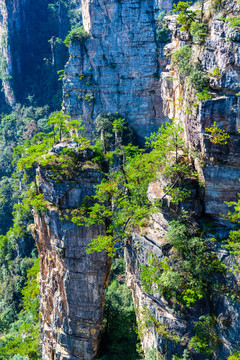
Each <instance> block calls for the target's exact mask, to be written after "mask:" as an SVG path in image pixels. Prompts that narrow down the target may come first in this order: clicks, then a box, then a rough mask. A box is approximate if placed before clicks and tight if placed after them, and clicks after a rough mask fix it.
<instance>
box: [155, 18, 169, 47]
mask: <svg viewBox="0 0 240 360" xmlns="http://www.w3.org/2000/svg"><path fill="white" fill-rule="evenodd" d="M165 15H166V11H161V12H160V13H159V15H158V19H157V21H156V38H157V41H160V42H164V43H165V42H168V41H170V40H171V31H170V30H169V29H167V28H166V24H165V21H164V17H165Z"/></svg>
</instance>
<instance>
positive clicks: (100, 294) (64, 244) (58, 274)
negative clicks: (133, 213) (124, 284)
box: [32, 145, 110, 360]
mask: <svg viewBox="0 0 240 360" xmlns="http://www.w3.org/2000/svg"><path fill="white" fill-rule="evenodd" d="M63 148H64V146H63ZM57 149H58V150H56V151H59V145H58V146H57ZM61 149H62V148H61ZM53 151H54V150H53ZM90 158H91V152H90V153H89V152H87V151H85V152H82V153H80V154H79V155H78V172H77V173H75V174H73V173H71V176H70V177H68V179H65V180H64V181H61V182H60V181H57V180H56V179H55V180H54V179H53V178H52V175H53V173H52V172H51V170H50V169H45V168H39V169H38V170H37V174H38V181H39V190H40V191H41V192H42V193H43V194H44V197H45V200H47V201H49V206H48V211H47V212H43V213H41V212H35V213H34V223H35V226H34V228H33V229H32V232H33V236H34V238H35V240H36V244H37V248H38V252H39V255H40V268H41V281H40V298H41V301H40V303H41V307H40V310H41V322H42V359H44V360H53V359H59V360H76V359H81V360H92V359H93V358H94V357H95V356H96V355H97V350H98V344H99V340H100V330H101V323H102V316H103V306H104V292H105V289H106V286H107V283H108V277H109V271H110V261H109V259H108V258H107V256H106V254H104V253H94V254H91V255H87V254H86V247H87V245H88V244H89V243H90V241H91V240H92V239H93V238H94V237H97V236H98V235H104V234H105V228H104V226H103V225H102V226H98V225H96V226H91V227H89V228H84V227H80V226H77V225H75V224H73V223H72V222H71V221H70V220H66V219H65V218H64V214H66V212H67V210H68V211H69V210H71V209H74V208H75V207H77V206H78V205H79V204H81V202H82V200H83V198H84V196H85V195H88V196H91V195H93V194H94V191H95V190H94V186H95V185H97V184H98V183H99V182H100V181H101V179H102V174H101V173H100V172H98V171H97V170H96V169H94V168H91V167H90V166H89V165H88V166H87V168H86V169H84V163H85V162H86V161H89V160H90ZM80 168H81V170H80V171H79V169H80Z"/></svg>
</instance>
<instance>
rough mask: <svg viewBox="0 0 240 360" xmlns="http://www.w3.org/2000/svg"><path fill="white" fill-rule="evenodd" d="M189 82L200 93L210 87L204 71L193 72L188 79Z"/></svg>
mask: <svg viewBox="0 0 240 360" xmlns="http://www.w3.org/2000/svg"><path fill="white" fill-rule="evenodd" d="M188 82H189V84H191V85H192V86H193V87H194V88H195V89H196V90H197V91H199V92H200V91H202V90H203V89H204V88H206V87H207V86H208V78H207V76H206V74H205V73H204V72H203V71H202V70H197V69H196V70H194V71H192V72H191V74H190V75H189V77H188Z"/></svg>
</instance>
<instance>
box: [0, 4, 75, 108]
mask: <svg viewBox="0 0 240 360" xmlns="http://www.w3.org/2000/svg"><path fill="white" fill-rule="evenodd" d="M50 3H51V1H50V0H41V1H40V0H37V1H31V0H4V1H2V2H1V8H0V14H1V18H0V35H1V39H0V51H1V62H0V78H1V80H2V84H3V88H4V93H5V98H6V102H7V103H8V104H9V105H11V106H13V105H14V104H15V103H16V101H17V102H22V101H25V99H26V97H27V96H28V95H35V96H36V97H38V96H39V97H40V94H42V93H41V91H42V90H43V88H44V86H46V82H47V79H46V78H47V77H49V76H50V75H49V72H51V71H52V72H53V71H56V69H57V70H58V69H61V68H63V66H64V64H65V62H66V59H67V58H66V55H67V50H66V49H65V47H64V46H63V45H62V46H60V45H59V44H55V45H56V46H55V48H54V49H53V47H52V48H51V44H50V43H49V40H50V39H51V38H52V37H54V36H55V37H57V36H59V35H61V36H63V38H64V37H65V36H66V34H67V31H68V30H69V27H70V26H69V19H68V18H67V15H66V14H65V13H63V12H61V11H60V10H61V9H60V10H59V14H58V13H56V14H54V13H52V12H51V11H50V10H49V8H48V5H49V4H50ZM52 39H53V38H52ZM52 45H53V44H52ZM59 47H61V51H59V49H58V48H59ZM54 52H55V63H53V62H52V64H51V61H52V57H53V53H54ZM44 59H45V60H44ZM44 61H46V63H45V62H44ZM35 83H37V86H36V84H35ZM39 84H40V85H41V86H39ZM52 86H54V87H55V90H56V88H57V86H56V84H52ZM45 92H46V89H45ZM41 97H42V98H43V97H44V96H43V95H41ZM43 102H44V101H43Z"/></svg>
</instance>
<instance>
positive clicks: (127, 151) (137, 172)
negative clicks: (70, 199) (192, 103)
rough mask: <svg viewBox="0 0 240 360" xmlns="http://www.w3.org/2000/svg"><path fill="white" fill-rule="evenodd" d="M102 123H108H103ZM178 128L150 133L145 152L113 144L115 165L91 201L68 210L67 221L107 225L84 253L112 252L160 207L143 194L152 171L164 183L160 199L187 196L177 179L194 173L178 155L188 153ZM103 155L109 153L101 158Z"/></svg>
mask: <svg viewBox="0 0 240 360" xmlns="http://www.w3.org/2000/svg"><path fill="white" fill-rule="evenodd" d="M105 119H106V118H105ZM103 120H104V119H103ZM117 121H118V122H115V123H114V126H113V129H114V131H115V132H119V131H118V130H121V129H122V130H123V128H124V126H125V125H124V122H123V121H122V120H117ZM102 124H105V125H106V124H108V122H105V121H103V122H102ZM99 126H100V125H99ZM101 126H103V125H101ZM182 131H183V129H182V128H181V127H180V126H179V125H175V124H169V123H167V124H166V126H165V127H163V126H162V127H161V129H160V130H159V132H158V133H157V134H152V135H151V137H150V138H149V139H148V141H147V142H146V146H147V147H148V149H146V150H140V149H138V148H137V147H135V146H132V145H128V146H124V145H121V142H116V144H117V145H118V146H116V148H115V150H116V151H115V152H114V153H113V158H114V157H115V156H116V160H115V163H116V164H117V165H116V167H114V169H113V171H110V173H109V174H107V175H106V178H105V179H103V181H102V182H101V184H99V185H97V186H96V194H95V195H94V196H93V201H94V204H93V205H91V204H89V206H88V207H86V206H85V205H84V206H81V207H80V208H79V209H75V210H73V211H72V212H71V219H72V221H73V222H74V223H76V224H78V225H85V226H90V225H93V224H96V223H98V224H100V223H102V224H107V234H106V236H102V235H101V236H99V237H98V238H96V239H93V241H92V243H91V245H90V246H89V248H88V253H91V252H93V251H98V252H99V251H102V250H106V251H107V252H108V254H109V255H110V256H112V255H113V249H114V244H115V243H116V242H117V241H121V243H122V244H123V245H124V244H125V242H126V241H128V239H129V237H130V236H131V230H132V228H133V227H135V226H137V227H139V226H140V227H142V226H144V224H145V222H146V219H147V218H148V217H149V216H150V214H151V213H152V212H155V211H158V210H159V207H158V206H159V205H160V203H161V200H162V199H160V200H159V202H158V203H157V204H154V203H151V202H150V201H149V199H148V197H147V189H148V185H149V183H150V182H151V181H153V180H155V179H156V176H157V172H161V174H162V176H164V177H165V178H166V179H168V183H169V185H168V186H167V187H166V188H165V194H164V195H163V198H164V197H165V196H166V195H169V196H171V197H172V201H173V202H175V203H179V202H180V201H182V200H183V199H185V198H186V197H188V196H189V192H188V191H187V190H186V189H184V188H182V186H181V181H182V179H183V178H186V177H189V178H196V177H197V174H196V173H195V172H194V171H193V169H192V168H191V166H190V165H189V163H188V161H187V160H186V158H184V157H181V158H180V157H179V156H178V154H179V152H182V153H184V152H186V153H187V150H186V148H185V146H184V142H183V140H182V137H181V133H182ZM148 150H151V151H148ZM108 156H109V153H107V154H106V158H108ZM116 209H117V211H116Z"/></svg>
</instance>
